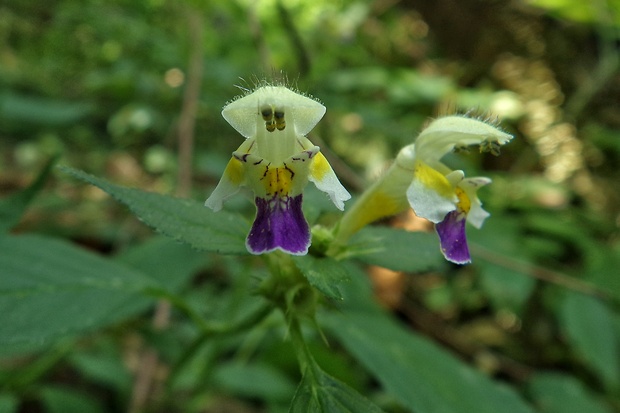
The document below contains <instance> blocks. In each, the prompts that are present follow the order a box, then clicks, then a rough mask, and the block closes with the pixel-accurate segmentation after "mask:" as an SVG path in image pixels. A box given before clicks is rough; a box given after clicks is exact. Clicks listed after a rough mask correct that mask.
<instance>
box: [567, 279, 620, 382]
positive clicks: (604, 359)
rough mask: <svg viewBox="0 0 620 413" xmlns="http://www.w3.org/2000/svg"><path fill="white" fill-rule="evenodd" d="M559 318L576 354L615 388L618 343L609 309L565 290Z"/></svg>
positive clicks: (619, 362)
mask: <svg viewBox="0 0 620 413" xmlns="http://www.w3.org/2000/svg"><path fill="white" fill-rule="evenodd" d="M560 317H561V320H562V327H563V328H564V330H565V331H566V333H567V336H568V339H569V340H570V342H571V343H572V344H573V346H574V348H575V349H576V351H577V352H578V354H579V355H581V356H582V357H583V359H584V361H585V362H586V363H587V364H588V365H589V366H590V367H591V368H592V369H593V370H595V371H597V372H598V373H599V374H600V375H601V376H602V378H603V379H604V380H605V382H606V383H607V384H608V385H609V386H611V387H612V388H617V386H618V385H619V384H620V371H619V370H618V366H619V365H620V355H619V351H620V345H619V344H620V343H619V341H618V337H617V336H616V334H615V330H614V321H613V313H612V311H611V309H609V308H608V307H607V305H605V304H604V303H603V302H601V301H600V300H597V299H596V298H594V297H589V296H586V295H583V294H579V293H576V292H572V291H567V292H566V296H565V297H564V301H563V303H562V306H561V308H560Z"/></svg>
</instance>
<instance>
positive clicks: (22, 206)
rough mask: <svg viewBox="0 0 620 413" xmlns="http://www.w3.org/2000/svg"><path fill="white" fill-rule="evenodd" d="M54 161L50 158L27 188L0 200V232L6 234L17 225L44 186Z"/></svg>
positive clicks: (54, 159)
mask: <svg viewBox="0 0 620 413" xmlns="http://www.w3.org/2000/svg"><path fill="white" fill-rule="evenodd" d="M56 159H57V158H52V159H51V160H50V161H49V162H48V163H47V164H46V165H45V167H43V170H42V171H41V172H40V173H39V175H38V176H37V178H36V179H35V180H34V182H33V183H32V184H30V186H29V187H28V188H26V189H24V190H23V191H20V192H17V193H15V194H12V195H9V196H7V197H6V198H3V199H0V232H6V231H8V230H10V229H11V228H13V227H14V226H15V225H17V224H18V223H19V220H20V219H21V217H22V215H23V214H24V212H25V211H26V208H28V205H30V202H31V201H32V199H33V198H34V197H35V195H36V194H37V193H38V192H39V191H40V190H41V189H42V188H43V185H45V181H47V177H48V176H49V174H50V171H51V169H52V166H53V165H54V163H55V162H56Z"/></svg>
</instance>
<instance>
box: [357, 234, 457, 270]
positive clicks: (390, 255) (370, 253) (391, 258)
mask: <svg viewBox="0 0 620 413" xmlns="http://www.w3.org/2000/svg"><path fill="white" fill-rule="evenodd" d="M347 253H348V255H350V256H353V257H355V258H358V259H359V260H361V261H363V262H365V263H367V264H373V265H378V266H380V267H385V268H389V269H391V270H394V271H409V272H421V271H429V270H432V269H436V268H440V267H441V266H442V265H445V261H444V259H443V257H442V256H441V253H440V252H439V240H438V239H437V235H435V234H429V233H425V232H409V231H404V230H400V229H395V228H388V227H366V228H364V229H363V230H361V231H360V232H359V233H357V234H356V235H354V236H353V238H352V239H351V241H350V243H349V247H348V250H347Z"/></svg>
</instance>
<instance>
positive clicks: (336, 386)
mask: <svg viewBox="0 0 620 413" xmlns="http://www.w3.org/2000/svg"><path fill="white" fill-rule="evenodd" d="M289 413H381V409H379V407H377V406H376V405H375V404H373V403H372V402H370V401H369V400H368V399H366V398H365V397H364V396H362V395H361V394H359V393H358V392H356V391H355V390H353V389H352V388H350V387H349V386H347V385H346V384H344V383H342V382H340V381H339V380H336V379H335V378H333V377H332V376H330V375H329V374H327V373H325V372H324V371H323V370H321V368H320V367H319V366H318V365H317V364H316V363H314V362H313V364H312V365H311V366H309V367H308V370H307V371H306V373H305V374H304V377H303V379H302V381H301V383H300V384H299V387H298V388H297V391H296V392H295V397H293V401H292V403H291V407H290V409H289Z"/></svg>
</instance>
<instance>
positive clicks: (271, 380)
mask: <svg viewBox="0 0 620 413" xmlns="http://www.w3.org/2000/svg"><path fill="white" fill-rule="evenodd" d="M213 379H214V380H215V382H216V383H217V384H218V385H219V386H220V387H222V388H224V389H225V390H227V391H228V392H232V393H233V394H237V395H240V396H244V397H256V398H260V399H262V400H283V401H287V400H290V399H291V395H292V394H293V393H294V392H295V386H294V384H293V383H292V382H291V380H290V379H289V378H288V377H287V376H285V375H284V374H282V373H281V372H279V371H278V370H276V369H275V368H273V367H272V366H271V365H268V364H261V363H252V364H245V363H239V362H230V363H224V364H222V365H220V366H218V367H217V368H216V369H215V371H214V373H213Z"/></svg>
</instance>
